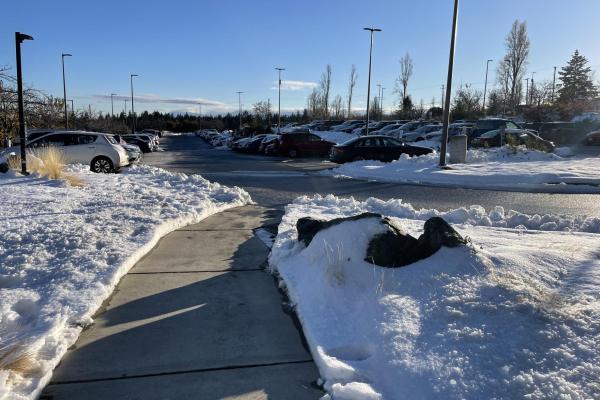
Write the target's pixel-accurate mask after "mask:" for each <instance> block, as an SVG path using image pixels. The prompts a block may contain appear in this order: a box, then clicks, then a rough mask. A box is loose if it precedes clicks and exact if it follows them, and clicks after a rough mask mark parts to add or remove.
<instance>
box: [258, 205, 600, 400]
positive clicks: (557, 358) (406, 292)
mask: <svg viewBox="0 0 600 400" xmlns="http://www.w3.org/2000/svg"><path fill="white" fill-rule="evenodd" d="M459 210H460V211H456V210H454V211H449V212H446V213H440V212H438V211H436V210H414V209H413V208H412V207H411V206H410V205H408V204H404V203H402V202H401V201H400V200H390V201H387V202H384V201H381V200H377V199H369V200H367V201H366V202H358V201H355V200H353V199H340V198H336V197H334V196H331V195H330V196H327V197H319V196H317V197H314V198H308V197H301V198H299V199H297V200H296V201H295V202H294V203H293V204H291V205H288V206H287V207H286V213H285V215H284V217H283V220H282V223H281V225H280V226H279V232H278V236H277V238H276V240H275V244H274V246H273V250H272V253H271V256H270V259H269V262H270V266H271V268H272V269H273V271H274V272H275V273H277V274H278V275H279V277H280V279H281V280H282V286H283V287H284V288H285V289H286V290H287V292H288V295H289V297H290V299H291V301H292V303H293V304H294V306H295V308H296V311H297V313H298V316H299V318H300V321H301V323H302V327H303V330H304V333H305V335H306V338H307V341H308V344H309V346H310V349H311V352H312V355H313V358H314V359H315V362H316V364H317V366H318V368H319V371H320V374H321V378H322V381H323V382H324V388H325V389H326V390H327V391H328V395H326V396H325V397H324V399H415V398H419V399H437V398H448V399H480V398H533V399H538V398H539V399H541V398H570V399H584V398H598V397H600V384H598V382H600V294H599V293H600V261H599V259H598V234H595V233H594V234H590V233H582V232H576V231H577V230H586V229H588V228H586V227H585V226H583V225H579V226H578V227H575V226H573V231H571V232H549V231H543V230H538V231H536V230H525V229H520V228H519V229H509V228H503V227H489V226H485V225H487V221H486V220H485V219H484V217H483V214H484V210H483V209H482V208H481V207H479V206H473V207H470V208H468V209H466V210H467V211H466V213H465V209H459ZM469 210H479V211H480V213H476V212H474V211H469ZM366 211H370V212H380V213H382V214H384V215H387V216H390V217H392V218H393V219H394V220H395V221H396V222H397V223H399V224H401V225H402V226H403V227H404V228H405V229H406V230H407V231H408V232H409V233H411V234H413V235H419V234H420V233H421V232H422V226H423V221H422V220H423V219H426V218H427V217H428V216H429V215H442V216H443V217H444V218H445V219H447V220H449V221H465V219H466V218H467V217H466V214H469V215H471V214H472V215H481V216H479V217H474V218H469V219H466V220H467V221H468V222H466V223H459V224H457V225H455V228H456V229H457V230H458V231H459V232H460V233H461V234H463V235H464V236H467V237H469V238H470V240H471V244H470V245H469V246H467V247H462V248H460V247H459V248H442V249H440V250H439V251H438V252H437V253H436V254H434V255H433V256H431V257H430V258H428V259H425V260H421V261H419V262H417V263H414V264H412V265H409V266H406V267H403V268H398V269H386V268H381V267H378V266H375V265H372V264H369V263H367V262H365V261H363V259H364V257H365V254H366V247H367V244H368V241H369V240H370V238H371V237H372V236H373V235H375V234H377V233H380V232H382V229H383V228H382V225H381V224H380V223H379V222H378V221H377V220H376V219H363V220H359V221H349V222H344V223H342V224H339V225H336V226H334V227H331V228H329V229H327V230H325V231H322V232H320V233H318V234H317V235H316V236H315V238H314V239H313V241H312V242H311V244H310V245H309V246H308V247H304V245H303V244H300V243H298V242H297V233H296V229H295V223H296V221H297V219H298V218H301V217H304V216H313V217H316V218H322V219H331V218H336V217H342V216H350V215H355V214H356V213H360V212H366ZM510 214H511V213H510V212H509V213H504V212H502V211H501V210H500V209H495V210H493V212H490V213H487V214H486V215H487V217H488V218H489V219H490V220H492V221H496V222H499V221H504V222H505V224H506V225H507V226H509V225H512V224H514V223H516V222H517V221H512V222H509V220H510V219H511V217H509V216H508V215H510ZM513 215H517V214H513ZM520 215H523V214H520ZM548 218H551V219H552V218H554V219H557V218H559V217H558V216H549V217H548ZM530 219H531V217H530ZM484 221H485V222H484ZM597 221H598V219H596V223H597ZM586 226H587V225H586ZM597 229H598V228H597V227H596V228H595V230H594V231H595V232H598V230H597Z"/></svg>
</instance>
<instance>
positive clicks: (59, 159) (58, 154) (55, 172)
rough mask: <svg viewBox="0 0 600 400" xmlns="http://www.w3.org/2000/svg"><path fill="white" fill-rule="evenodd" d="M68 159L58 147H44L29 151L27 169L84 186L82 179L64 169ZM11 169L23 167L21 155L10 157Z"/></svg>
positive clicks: (50, 177)
mask: <svg viewBox="0 0 600 400" xmlns="http://www.w3.org/2000/svg"><path fill="white" fill-rule="evenodd" d="M66 163H67V159H66V157H65V155H64V153H63V152H62V151H60V149H58V148H56V147H42V148H40V149H35V150H28V151H27V170H28V171H30V172H35V173H38V174H40V175H42V176H45V177H47V178H48V179H54V180H58V179H60V180H64V181H66V182H67V183H69V185H71V186H83V182H82V180H81V179H79V178H78V177H76V176H75V175H71V174H67V173H65V171H64V168H65V165H66ZM8 166H9V168H10V169H13V170H15V171H19V170H20V169H21V157H20V156H12V157H9V159H8Z"/></svg>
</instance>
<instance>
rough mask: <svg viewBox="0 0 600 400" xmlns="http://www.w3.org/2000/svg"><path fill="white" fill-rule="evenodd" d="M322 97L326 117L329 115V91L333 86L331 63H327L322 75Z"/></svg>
mask: <svg viewBox="0 0 600 400" xmlns="http://www.w3.org/2000/svg"><path fill="white" fill-rule="evenodd" d="M320 87H321V99H322V101H323V107H324V111H325V116H324V117H325V118H328V117H329V91H330V88H331V65H330V64H327V67H325V72H323V75H321V83H320Z"/></svg>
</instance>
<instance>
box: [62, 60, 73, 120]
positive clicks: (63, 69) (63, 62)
mask: <svg viewBox="0 0 600 400" xmlns="http://www.w3.org/2000/svg"><path fill="white" fill-rule="evenodd" d="M71 56H72V55H71V54H68V53H62V55H61V60H62V74H63V102H64V103H65V129H69V114H68V113H67V82H66V79H65V57H71Z"/></svg>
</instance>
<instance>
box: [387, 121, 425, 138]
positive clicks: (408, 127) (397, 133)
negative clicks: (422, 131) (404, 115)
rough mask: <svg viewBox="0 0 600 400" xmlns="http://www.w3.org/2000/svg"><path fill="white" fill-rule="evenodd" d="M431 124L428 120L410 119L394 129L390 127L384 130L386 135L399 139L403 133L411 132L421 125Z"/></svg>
mask: <svg viewBox="0 0 600 400" xmlns="http://www.w3.org/2000/svg"><path fill="white" fill-rule="evenodd" d="M427 124H431V122H429V121H410V122H407V123H405V124H402V125H400V126H399V127H397V128H395V129H391V130H389V131H387V132H385V135H386V136H390V137H393V138H396V139H401V138H402V137H403V136H404V135H405V134H407V133H409V132H413V131H415V130H417V129H419V128H420V127H422V126H423V125H427Z"/></svg>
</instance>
